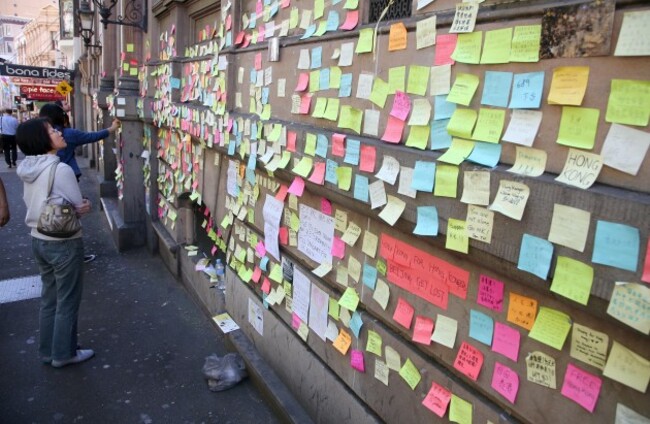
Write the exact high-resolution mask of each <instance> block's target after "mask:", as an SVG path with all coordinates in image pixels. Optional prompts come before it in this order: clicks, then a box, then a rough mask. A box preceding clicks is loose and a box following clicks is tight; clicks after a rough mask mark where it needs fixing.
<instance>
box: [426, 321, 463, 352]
mask: <svg viewBox="0 0 650 424" xmlns="http://www.w3.org/2000/svg"><path fill="white" fill-rule="evenodd" d="M457 332H458V321H456V320H455V319H453V318H449V317H447V316H445V315H441V314H438V319H437V320H436V326H435V329H434V330H433V335H432V336H431V341H434V342H436V343H439V344H441V345H443V346H446V347H448V348H449V349H453V348H454V344H455V343H456V333H457Z"/></svg>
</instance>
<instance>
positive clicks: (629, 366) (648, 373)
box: [603, 340, 650, 393]
mask: <svg viewBox="0 0 650 424" xmlns="http://www.w3.org/2000/svg"><path fill="white" fill-rule="evenodd" d="M645 353H646V354H647V351H646V352H645ZM603 375H604V376H605V377H608V378H611V379H612V380H614V381H618V382H619V383H621V384H625V385H626V386H628V387H631V388H633V389H634V390H638V391H639V392H641V393H645V392H646V390H647V389H648V381H650V361H648V360H647V359H646V358H644V357H642V356H641V355H638V354H636V353H634V352H633V351H631V350H630V349H628V348H626V347H625V346H623V345H622V344H620V343H618V342H617V341H616V340H614V344H613V345H612V351H611V352H610V353H609V359H608V360H607V365H606V366H605V371H604V372H603Z"/></svg>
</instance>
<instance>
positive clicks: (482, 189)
mask: <svg viewBox="0 0 650 424" xmlns="http://www.w3.org/2000/svg"><path fill="white" fill-rule="evenodd" d="M460 201H461V202H463V203H471V204H474V205H484V206H487V205H489V204H490V173H489V172H487V171H465V172H464V173H463V196H462V197H461V199H460Z"/></svg>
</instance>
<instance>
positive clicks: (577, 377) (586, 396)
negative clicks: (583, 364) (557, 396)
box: [562, 364, 603, 412]
mask: <svg viewBox="0 0 650 424" xmlns="http://www.w3.org/2000/svg"><path fill="white" fill-rule="evenodd" d="M602 384H603V382H602V380H601V379H600V378H599V377H598V376H595V375H593V374H590V373H588V372H587V371H584V370H582V369H580V368H578V367H576V366H575V365H573V364H568V365H567V370H566V374H565V375H564V384H563V385H562V396H565V397H567V398H569V399H571V400H572V401H574V402H575V403H577V404H578V405H580V406H582V407H583V408H585V409H586V410H587V411H589V412H594V409H595V408H596V402H598V396H599V395H600V387H601V386H602Z"/></svg>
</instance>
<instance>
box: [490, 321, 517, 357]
mask: <svg viewBox="0 0 650 424" xmlns="http://www.w3.org/2000/svg"><path fill="white" fill-rule="evenodd" d="M520 340H521V334H519V331H517V330H515V329H514V328H511V327H508V326H507V325H505V324H502V323H500V322H498V321H497V322H495V323H494V338H493V340H492V351H493V352H497V353H500V354H502V355H503V356H505V357H506V358H509V359H512V360H513V361H515V362H517V359H518V357H519V342H520Z"/></svg>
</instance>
